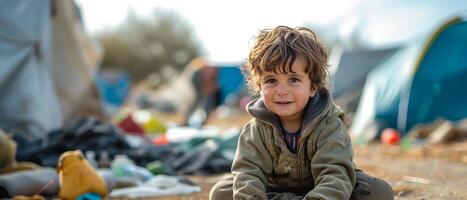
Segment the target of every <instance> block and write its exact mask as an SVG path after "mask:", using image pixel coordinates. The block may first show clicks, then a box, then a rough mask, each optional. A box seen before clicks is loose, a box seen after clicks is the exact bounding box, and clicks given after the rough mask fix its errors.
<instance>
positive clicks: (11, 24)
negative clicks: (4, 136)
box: [0, 0, 63, 138]
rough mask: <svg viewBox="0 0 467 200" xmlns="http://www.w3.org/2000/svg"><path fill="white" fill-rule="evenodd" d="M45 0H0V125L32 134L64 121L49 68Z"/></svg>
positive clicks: (39, 134) (47, 5)
mask: <svg viewBox="0 0 467 200" xmlns="http://www.w3.org/2000/svg"><path fill="white" fill-rule="evenodd" d="M50 8H51V1H49V0H37V1H36V0H25V1H14V0H5V1H1V2H0V66H1V69H2V70H0V94H1V101H0V112H1V113H2V115H0V127H1V128H2V129H4V130H5V131H7V132H12V131H13V132H21V133H23V134H28V135H29V136H30V137H32V138H44V137H45V135H44V134H43V133H45V132H47V131H48V130H51V129H53V128H58V127H60V126H61V124H62V121H63V120H62V117H63V116H62V113H61V112H60V108H59V107H57V106H56V105H58V104H59V100H58V98H57V95H56V93H55V89H54V83H53V80H52V76H51V74H50V71H51V66H50V53H49V52H50V40H51V38H50V33H51V23H50V13H51V10H50Z"/></svg>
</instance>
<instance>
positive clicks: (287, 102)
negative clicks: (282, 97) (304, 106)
mask: <svg viewBox="0 0 467 200" xmlns="http://www.w3.org/2000/svg"><path fill="white" fill-rule="evenodd" d="M276 103H277V104H281V105H285V104H291V103H292V102H291V101H276Z"/></svg>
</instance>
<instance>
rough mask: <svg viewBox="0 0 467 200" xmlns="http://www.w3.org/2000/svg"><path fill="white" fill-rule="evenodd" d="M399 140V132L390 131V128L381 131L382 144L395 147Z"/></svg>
mask: <svg viewBox="0 0 467 200" xmlns="http://www.w3.org/2000/svg"><path fill="white" fill-rule="evenodd" d="M400 139H401V136H400V133H399V131H397V130H395V129H392V128H386V129H384V130H383V133H382V134H381V142H383V143H384V144H390V145H395V144H399V142H400Z"/></svg>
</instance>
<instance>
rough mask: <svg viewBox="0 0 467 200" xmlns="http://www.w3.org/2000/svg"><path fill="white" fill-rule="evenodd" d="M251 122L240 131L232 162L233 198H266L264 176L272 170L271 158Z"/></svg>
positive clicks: (262, 139) (263, 141) (265, 180)
mask: <svg viewBox="0 0 467 200" xmlns="http://www.w3.org/2000/svg"><path fill="white" fill-rule="evenodd" d="M252 124H254V122H252V121H250V123H248V124H247V125H246V126H245V127H244V128H243V131H242V133H240V137H239V140H238V146H237V151H236V154H235V159H234V161H233V164H232V174H233V177H234V180H233V197H234V199H267V196H266V183H267V178H266V176H267V175H268V174H271V172H272V158H271V155H270V154H269V152H268V150H267V148H266V145H267V144H266V143H265V140H264V138H262V137H261V134H260V133H259V131H258V129H257V128H256V126H254V125H252Z"/></svg>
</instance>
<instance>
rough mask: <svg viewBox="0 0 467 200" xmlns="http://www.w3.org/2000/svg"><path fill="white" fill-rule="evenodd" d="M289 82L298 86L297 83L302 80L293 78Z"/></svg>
mask: <svg viewBox="0 0 467 200" xmlns="http://www.w3.org/2000/svg"><path fill="white" fill-rule="evenodd" d="M289 82H290V83H291V84H297V83H299V82H300V79H298V78H291V79H290V80H289Z"/></svg>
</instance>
